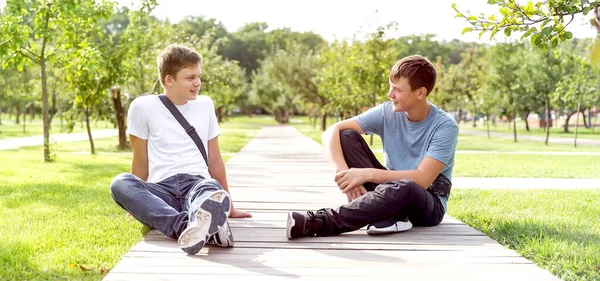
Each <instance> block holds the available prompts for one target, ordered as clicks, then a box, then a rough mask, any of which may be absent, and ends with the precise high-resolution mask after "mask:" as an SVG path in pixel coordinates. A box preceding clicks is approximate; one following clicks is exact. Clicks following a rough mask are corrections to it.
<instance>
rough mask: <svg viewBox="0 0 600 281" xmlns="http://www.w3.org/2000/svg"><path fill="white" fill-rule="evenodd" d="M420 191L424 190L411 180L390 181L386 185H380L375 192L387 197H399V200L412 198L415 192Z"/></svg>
mask: <svg viewBox="0 0 600 281" xmlns="http://www.w3.org/2000/svg"><path fill="white" fill-rule="evenodd" d="M419 189H422V188H421V186H419V185H418V184H417V183H416V182H414V181H413V180H411V179H401V180H394V181H388V182H386V183H383V184H380V185H379V186H377V188H375V191H378V192H380V193H382V194H383V196H386V195H388V194H389V196H392V197H398V198H406V197H410V196H411V195H412V194H414V193H415V192H418V191H419Z"/></svg>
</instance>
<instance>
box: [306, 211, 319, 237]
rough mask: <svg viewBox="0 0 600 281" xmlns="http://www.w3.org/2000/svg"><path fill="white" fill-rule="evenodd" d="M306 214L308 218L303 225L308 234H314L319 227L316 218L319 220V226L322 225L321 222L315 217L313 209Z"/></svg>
mask: <svg viewBox="0 0 600 281" xmlns="http://www.w3.org/2000/svg"><path fill="white" fill-rule="evenodd" d="M319 212H320V210H319V211H317V214H319ZM306 214H307V215H308V220H307V221H306V224H305V225H306V229H307V230H308V234H310V235H311V236H315V235H317V233H318V231H319V230H320V228H321V227H320V226H319V225H317V220H319V221H321V226H322V225H323V222H322V220H320V219H318V218H317V216H316V215H315V213H314V212H313V211H307V212H306Z"/></svg>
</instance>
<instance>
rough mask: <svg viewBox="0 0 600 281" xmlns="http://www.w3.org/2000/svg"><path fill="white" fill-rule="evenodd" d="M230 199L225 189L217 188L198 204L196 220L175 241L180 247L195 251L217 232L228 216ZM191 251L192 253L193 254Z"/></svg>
mask: <svg viewBox="0 0 600 281" xmlns="http://www.w3.org/2000/svg"><path fill="white" fill-rule="evenodd" d="M230 203H231V200H230V199H229V194H228V193H227V192H226V191H225V190H217V191H215V192H213V194H211V195H210V196H208V197H207V198H206V199H205V200H204V202H202V203H201V204H200V208H198V212H197V213H196V220H194V222H192V223H191V225H190V226H188V227H187V228H186V229H185V230H184V231H183V232H182V233H181V235H180V236H179V239H178V240H177V243H178V244H179V247H181V248H182V249H184V251H185V252H188V251H186V250H185V249H188V248H192V247H193V248H196V249H197V250H191V251H190V252H188V253H193V252H195V253H197V252H198V251H200V249H202V247H204V244H205V243H206V242H207V241H208V238H209V237H210V236H211V235H213V234H215V233H217V231H218V230H219V227H221V226H222V225H223V224H225V222H226V221H227V217H229V212H230V211H231V210H230ZM195 253H193V254H195Z"/></svg>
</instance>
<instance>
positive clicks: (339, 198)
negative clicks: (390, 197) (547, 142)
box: [104, 126, 560, 281]
mask: <svg viewBox="0 0 600 281" xmlns="http://www.w3.org/2000/svg"><path fill="white" fill-rule="evenodd" d="M227 171H228V179H229V186H230V190H231V192H232V196H233V200H234V202H235V205H236V207H237V208H238V209H242V210H249V211H251V212H252V214H253V218H250V219H230V220H229V222H230V225H231V228H232V233H233V234H234V237H235V240H236V244H235V247H233V248H219V247H217V246H212V245H209V246H206V247H204V248H203V249H202V250H201V252H200V253H198V254H197V255H195V256H188V255H186V254H185V253H183V252H182V251H181V249H179V248H178V247H177V243H176V241H175V240H173V239H170V238H167V237H166V236H164V235H162V234H160V233H159V232H157V231H155V230H153V231H150V232H149V233H148V234H147V235H146V236H145V237H144V239H143V240H142V241H140V242H139V243H138V244H136V245H135V246H134V247H132V249H131V250H130V251H129V252H128V253H127V254H126V255H125V256H124V257H123V258H122V260H121V261H120V262H119V263H118V264H117V266H115V267H114V268H113V269H112V270H111V272H110V273H109V274H108V275H107V276H106V277H105V278H104V280H107V281H114V280H183V281H186V280H210V279H211V278H214V279H219V280H220V279H224V278H226V279H227V280H228V279H229V278H232V279H235V280H245V281H246V280H261V281H263V280H334V281H337V280H344V281H347V280H361V281H364V280H365V279H373V278H374V277H376V278H377V279H382V280H385V279H390V280H448V281H451V280H511V281H516V280H536V281H537V280H548V281H549V280H560V279H558V278H556V277H554V276H552V275H551V274H550V273H549V272H548V271H546V270H543V269H540V268H539V267H537V266H536V265H534V264H532V263H531V262H530V261H529V260H527V259H525V258H523V257H522V256H521V255H519V254H518V253H516V252H515V251H512V250H508V249H506V248H505V247H503V246H502V245H500V244H498V243H497V242H495V241H493V240H491V239H489V238H488V237H487V236H485V235H484V234H483V233H481V232H479V231H477V230H475V229H473V228H471V227H469V226H466V225H464V224H463V223H462V222H460V221H458V220H456V219H454V218H452V217H450V216H445V217H444V220H443V221H442V223H441V224H440V225H439V226H436V227H415V228H413V229H411V230H410V231H407V232H404V233H398V234H393V235H384V236H369V235H367V234H366V231H365V228H364V227H363V228H362V229H359V230H356V231H353V232H350V233H345V234H342V235H338V236H331V237H318V238H311V237H305V238H300V239H293V240H288V239H287V238H286V236H285V231H286V226H287V224H286V221H287V212H289V211H306V210H313V211H315V210H318V209H321V208H324V207H331V208H336V207H338V206H340V205H342V204H345V203H347V202H346V198H345V196H344V195H343V194H342V193H341V192H340V191H339V190H338V189H337V187H336V186H335V183H334V182H333V171H332V170H331V167H330V165H329V164H328V163H327V161H326V159H325V157H324V155H323V153H322V148H321V147H320V145H319V144H317V143H316V142H314V141H312V140H310V139H308V138H306V137H304V136H303V135H301V134H300V133H299V132H297V131H296V130H294V129H293V128H291V127H289V126H273V127H264V128H263V129H262V130H261V131H260V132H259V133H258V134H257V135H256V137H255V138H254V139H253V140H251V141H250V143H249V144H248V145H247V146H245V147H244V148H243V149H242V150H241V151H240V152H239V153H238V154H236V155H235V156H233V157H232V158H231V159H230V160H229V161H228V163H227Z"/></svg>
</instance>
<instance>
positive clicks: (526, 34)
mask: <svg viewBox="0 0 600 281" xmlns="http://www.w3.org/2000/svg"><path fill="white" fill-rule="evenodd" d="M536 31H537V28H536V27H535V26H534V27H532V28H530V29H529V30H527V32H525V33H524V34H523V35H522V36H521V40H523V39H524V38H527V37H528V36H529V35H531V33H533V32H536Z"/></svg>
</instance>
